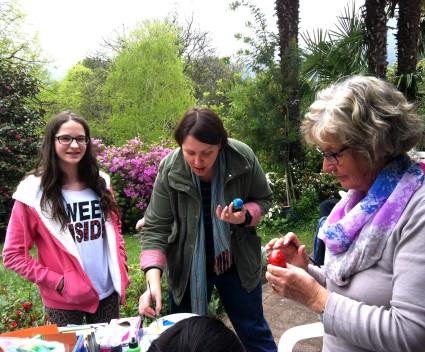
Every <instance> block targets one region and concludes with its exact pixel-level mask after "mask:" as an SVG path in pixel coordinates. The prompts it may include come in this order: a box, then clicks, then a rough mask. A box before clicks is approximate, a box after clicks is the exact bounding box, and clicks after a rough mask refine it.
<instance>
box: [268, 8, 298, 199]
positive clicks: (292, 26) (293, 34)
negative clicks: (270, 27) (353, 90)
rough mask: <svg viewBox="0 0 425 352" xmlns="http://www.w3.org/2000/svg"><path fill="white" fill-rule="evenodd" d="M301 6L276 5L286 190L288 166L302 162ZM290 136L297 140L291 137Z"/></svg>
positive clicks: (290, 185) (289, 185)
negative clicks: (285, 140)
mask: <svg viewBox="0 0 425 352" xmlns="http://www.w3.org/2000/svg"><path fill="white" fill-rule="evenodd" d="M299 5H300V4H299V0H276V2H275V9H276V15H277V26H278V31H279V47H280V51H279V55H280V73H281V87H282V93H283V96H284V98H285V99H284V101H285V102H286V106H285V107H282V114H283V121H284V130H285V131H286V134H287V137H288V140H289V143H288V145H287V147H286V148H285V150H284V167H285V170H286V180H287V189H291V190H292V189H293V187H292V185H293V183H292V178H291V172H290V170H291V168H290V166H289V165H290V161H295V160H298V161H301V160H302V159H303V152H302V147H301V140H300V138H299V136H298V133H297V131H298V130H299V126H300V97H299V95H300V92H299V72H300V60H299V53H298V26H299ZM293 132H295V133H293ZM291 136H295V137H294V138H291ZM292 197H293V195H292ZM292 197H288V198H292ZM289 200H290V199H288V203H289Z"/></svg>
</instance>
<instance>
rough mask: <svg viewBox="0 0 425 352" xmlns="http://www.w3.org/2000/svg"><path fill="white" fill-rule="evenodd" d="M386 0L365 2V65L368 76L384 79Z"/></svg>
mask: <svg viewBox="0 0 425 352" xmlns="http://www.w3.org/2000/svg"><path fill="white" fill-rule="evenodd" d="M386 5H387V1H386V0H366V1H365V5H364V8H365V13H364V19H365V25H366V42H367V63H368V73H369V74H370V75H373V76H376V77H380V78H385V77H386V71H387V16H386V13H385V7H386Z"/></svg>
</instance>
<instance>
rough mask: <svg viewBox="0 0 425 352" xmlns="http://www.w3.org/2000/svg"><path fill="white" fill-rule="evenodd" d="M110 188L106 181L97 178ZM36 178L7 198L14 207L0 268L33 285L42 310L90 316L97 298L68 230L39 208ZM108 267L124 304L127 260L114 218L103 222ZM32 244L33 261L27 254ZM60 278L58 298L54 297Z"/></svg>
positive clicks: (38, 184)
mask: <svg viewBox="0 0 425 352" xmlns="http://www.w3.org/2000/svg"><path fill="white" fill-rule="evenodd" d="M101 176H102V177H103V178H104V179H105V181H106V184H107V186H108V187H110V179H109V176H108V175H106V174H104V173H101ZM41 194H42V192H41V190H40V177H36V176H34V175H31V176H28V177H27V178H25V179H24V180H23V181H21V183H20V184H19V186H18V188H17V190H16V192H15V193H14V194H13V198H14V199H15V204H14V206H13V210H12V215H11V217H10V221H9V225H8V228H7V233H6V240H5V243H4V247H3V264H4V266H5V267H6V268H8V269H11V270H14V271H16V272H17V273H18V274H20V275H22V276H23V277H25V278H26V279H28V280H30V281H32V282H34V283H36V284H37V285H38V288H39V290H40V295H41V298H42V300H43V303H44V305H45V306H47V307H49V308H56V309H65V310H79V311H84V312H89V313H94V312H96V310H97V307H98V305H99V295H98V294H97V291H96V289H95V288H94V286H93V285H92V283H91V281H90V279H89V277H88V276H87V275H86V273H85V271H84V269H83V266H82V260H81V258H80V255H79V253H78V250H77V246H76V245H75V242H74V240H73V238H72V236H71V234H70V232H69V230H68V228H66V229H64V230H61V226H60V224H59V223H57V222H56V221H55V220H53V219H52V218H51V217H49V215H48V214H46V213H45V212H43V211H42V210H41V207H40V199H41ZM106 237H107V243H108V246H107V252H108V265H109V271H110V273H111V277H112V282H113V285H114V288H115V291H116V292H117V293H118V294H119V295H120V297H121V303H122V304H124V303H125V290H126V288H127V286H128V284H129V279H128V274H127V257H126V253H125V247H124V240H123V238H122V235H121V228H120V224H119V221H118V218H117V217H116V216H115V215H114V214H112V215H111V216H110V217H109V218H108V220H107V221H106ZM34 244H35V246H36V247H37V251H38V256H37V258H34V257H32V256H31V255H30V253H29V250H30V249H31V247H32V246H33V245H34ZM62 278H64V287H63V290H62V292H61V293H58V292H57V291H56V288H57V287H58V285H59V283H60V281H61V280H62Z"/></svg>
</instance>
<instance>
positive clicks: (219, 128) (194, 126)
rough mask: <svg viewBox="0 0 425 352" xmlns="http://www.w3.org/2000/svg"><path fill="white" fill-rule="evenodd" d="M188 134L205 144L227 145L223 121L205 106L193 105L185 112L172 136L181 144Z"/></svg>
mask: <svg viewBox="0 0 425 352" xmlns="http://www.w3.org/2000/svg"><path fill="white" fill-rule="evenodd" d="M189 135H191V136H193V137H195V138H196V139H197V140H199V141H200V142H202V143H205V144H212V145H217V144H220V145H221V146H222V147H225V146H226V145H227V131H226V129H225V128H224V126H223V122H222V121H221V119H220V117H219V116H218V115H217V113H215V112H214V111H212V110H210V109H207V108H198V107H195V108H192V109H189V110H188V111H186V112H185V114H184V115H183V118H182V119H181V120H180V122H179V124H178V125H177V127H176V129H175V131H174V138H175V140H176V142H177V143H178V145H179V146H182V144H183V142H184V140H185V139H186V137H187V136H189Z"/></svg>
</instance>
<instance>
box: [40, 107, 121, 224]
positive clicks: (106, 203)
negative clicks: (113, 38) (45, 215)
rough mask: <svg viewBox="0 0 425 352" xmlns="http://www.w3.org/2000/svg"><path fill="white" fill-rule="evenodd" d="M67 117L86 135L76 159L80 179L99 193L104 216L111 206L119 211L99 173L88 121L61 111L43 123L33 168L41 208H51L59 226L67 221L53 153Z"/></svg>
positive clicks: (58, 166)
mask: <svg viewBox="0 0 425 352" xmlns="http://www.w3.org/2000/svg"><path fill="white" fill-rule="evenodd" d="M68 121H74V122H76V123H78V124H80V125H81V126H82V127H83V129H84V134H85V136H86V137H87V139H88V143H87V145H86V146H85V153H84V156H83V157H82V159H81V160H80V162H79V163H78V178H79V181H80V182H82V183H84V184H85V185H86V186H87V187H88V188H91V189H92V190H93V191H94V192H95V193H96V194H97V195H98V196H99V197H100V202H101V207H102V210H103V211H104V212H105V216H108V213H109V211H111V210H112V211H114V212H115V213H118V209H117V207H116V205H115V202H114V201H113V198H112V195H111V193H110V192H109V191H108V190H107V189H106V185H105V182H104V180H103V179H102V178H101V177H100V176H99V167H98V165H97V161H96V156H95V155H94V151H93V149H92V148H93V147H92V143H91V139H90V129H89V126H88V123H87V121H86V120H85V119H84V118H82V117H81V116H78V115H77V114H75V113H74V112H72V111H62V112H60V113H58V114H57V115H55V116H54V117H52V118H51V119H50V120H49V121H48V123H47V125H46V128H45V132H44V138H43V142H42V145H41V150H40V156H39V160H38V163H37V166H36V169H35V170H34V172H33V173H34V174H35V175H36V176H40V177H41V188H42V190H43V193H42V197H41V206H42V209H43V210H45V209H47V208H50V209H51V211H52V214H50V215H51V216H52V218H53V219H55V220H56V221H58V222H59V223H60V224H61V226H62V228H64V227H65V225H66V223H67V222H68V217H67V215H66V212H65V209H64V205H63V196H62V186H63V182H64V171H63V170H61V168H60V162H59V158H58V156H57V154H56V148H55V136H56V134H57V133H58V131H59V129H60V128H61V126H62V125H63V124H64V123H66V122H68ZM47 205H49V207H47Z"/></svg>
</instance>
